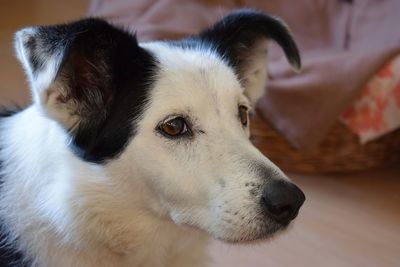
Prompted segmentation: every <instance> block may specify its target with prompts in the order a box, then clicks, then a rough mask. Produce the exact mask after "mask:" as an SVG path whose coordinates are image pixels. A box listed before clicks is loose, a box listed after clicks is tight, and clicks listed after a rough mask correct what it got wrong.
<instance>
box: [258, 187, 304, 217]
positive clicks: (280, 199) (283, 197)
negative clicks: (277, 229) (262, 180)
mask: <svg viewBox="0 0 400 267" xmlns="http://www.w3.org/2000/svg"><path fill="white" fill-rule="evenodd" d="M305 199H306V197H305V196H304V193H303V192H302V191H301V190H300V188H298V187H297V186H296V185H295V184H293V183H291V182H288V181H285V180H275V181H272V182H270V183H267V185H266V186H265V188H264V190H263V194H262V197H261V206H262V207H263V209H264V210H265V212H266V213H267V214H268V215H269V216H270V217H272V219H274V220H276V221H278V222H280V223H289V222H290V221H291V220H293V219H294V218H296V216H297V213H298V212H299V209H300V207H301V205H303V203H304V200H305Z"/></svg>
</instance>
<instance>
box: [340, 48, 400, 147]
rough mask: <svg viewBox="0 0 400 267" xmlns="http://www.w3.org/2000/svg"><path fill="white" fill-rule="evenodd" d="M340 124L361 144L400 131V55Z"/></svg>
mask: <svg viewBox="0 0 400 267" xmlns="http://www.w3.org/2000/svg"><path fill="white" fill-rule="evenodd" d="M341 120H342V121H343V123H344V124H346V125H347V126H348V127H349V128H350V129H351V130H352V131H353V132H354V133H356V134H357V135H358V136H359V138H360V141H361V143H362V144H363V143H366V142H368V141H371V140H373V139H376V138H378V137H380V136H382V135H384V134H386V133H389V132H391V131H393V130H396V129H398V128H399V127H400V55H398V56H396V57H395V58H394V59H393V60H391V61H390V62H389V63H387V64H385V65H384V66H383V68H381V69H380V70H379V71H378V73H376V74H375V75H374V76H373V77H372V78H371V79H370V81H369V82H368V83H367V84H366V86H364V88H363V89H362V91H361V94H360V95H359V96H358V97H357V99H356V100H355V101H354V102H353V103H352V104H351V105H350V107H348V108H347V109H346V110H345V111H344V112H343V114H342V116H341Z"/></svg>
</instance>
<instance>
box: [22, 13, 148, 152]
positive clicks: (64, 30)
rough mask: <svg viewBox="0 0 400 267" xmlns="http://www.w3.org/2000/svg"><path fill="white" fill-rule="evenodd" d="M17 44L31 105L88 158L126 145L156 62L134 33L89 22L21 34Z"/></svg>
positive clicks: (32, 30)
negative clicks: (56, 124) (60, 130)
mask: <svg viewBox="0 0 400 267" xmlns="http://www.w3.org/2000/svg"><path fill="white" fill-rule="evenodd" d="M15 46H16V51H17V56H18V58H19V59H20V61H21V62H22V64H23V66H24V68H25V70H26V73H27V75H28V78H29V81H30V85H31V89H32V90H31V91H32V94H33V99H34V103H35V104H36V105H37V106H38V107H40V108H41V109H42V110H43V111H44V112H45V113H46V114H47V115H48V116H49V117H50V118H52V119H54V120H56V121H57V122H59V123H60V124H61V125H62V126H63V127H64V128H65V129H66V130H67V131H68V132H69V133H70V134H71V135H72V137H74V138H73V142H74V143H75V144H76V145H77V147H78V148H79V149H80V150H82V151H84V152H85V153H86V155H87V157H88V158H90V157H92V158H94V157H97V158H102V157H105V156H108V155H110V154H113V153H114V154H115V153H116V152H117V150H118V149H117V148H120V147H122V146H123V145H124V142H125V141H126V139H127V138H128V137H129V134H130V132H131V131H132V129H131V124H132V123H133V122H132V120H133V119H134V118H135V116H136V115H137V114H138V112H139V111H140V110H139V106H142V105H141V104H142V102H143V101H144V98H145V95H144V94H145V93H146V92H145V90H144V89H145V87H146V86H145V84H146V82H147V80H146V79H147V78H148V77H150V76H151V73H150V72H151V70H152V67H153V66H154V64H155V63H154V60H153V57H152V56H151V55H150V54H149V52H147V51H146V50H144V49H143V48H141V47H140V46H139V45H138V42H137V40H136V37H135V36H134V35H131V34H129V33H127V32H125V31H123V30H121V29H118V28H116V27H114V26H112V25H110V24H109V23H107V22H105V21H103V20H101V19H93V18H90V19H84V20H80V21H77V22H74V23H70V24H64V25H55V26H44V27H41V26H40V27H32V28H27V29H23V30H20V31H19V32H17V33H16V37H15ZM142 89H143V90H142ZM111 139H113V140H111ZM119 140H120V141H121V142H119Z"/></svg>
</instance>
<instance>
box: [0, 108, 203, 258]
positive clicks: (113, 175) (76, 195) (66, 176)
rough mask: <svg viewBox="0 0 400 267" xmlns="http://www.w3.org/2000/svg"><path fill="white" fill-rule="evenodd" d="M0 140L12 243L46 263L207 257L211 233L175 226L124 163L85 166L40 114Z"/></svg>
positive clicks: (10, 126) (14, 124) (34, 111)
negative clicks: (206, 246) (205, 247)
mask: <svg viewBox="0 0 400 267" xmlns="http://www.w3.org/2000/svg"><path fill="white" fill-rule="evenodd" d="M0 138H1V139H0V142H1V152H0V153H1V154H0V157H1V160H2V161H3V170H2V172H3V185H2V189H1V198H2V201H1V202H0V203H1V205H2V206H1V207H0V216H1V218H2V219H3V220H4V222H5V223H6V225H7V227H8V228H9V230H10V238H11V240H13V239H16V240H18V243H19V246H20V247H21V249H22V250H23V251H29V252H30V253H31V254H32V255H38V257H36V259H34V260H36V261H37V262H38V263H39V264H41V265H43V266H56V265H57V266H61V265H59V263H60V262H63V264H65V266H74V263H76V262H79V263H80V264H82V262H86V263H87V264H86V265H85V266H125V265H126V266H142V265H143V266H193V264H194V262H196V261H197V260H200V259H203V258H204V255H203V254H204V245H205V243H206V239H207V238H206V235H205V234H203V233H200V232H198V231H197V230H193V229H191V228H186V227H183V226H177V225H175V224H174V223H173V222H172V221H171V220H170V219H169V218H168V217H167V216H165V214H163V213H162V209H161V207H160V204H159V203H157V202H154V199H157V197H155V196H154V195H153V192H152V190H151V189H150V188H149V187H148V186H147V185H146V182H145V181H143V180H141V179H140V176H139V175H138V176H137V178H135V181H134V182H132V181H129V183H124V182H123V181H124V179H127V174H126V173H124V170H123V168H119V166H117V164H110V165H108V166H102V165H96V164H91V163H87V162H84V161H82V160H81V159H79V158H78V157H77V156H76V155H74V154H73V152H72V151H71V150H70V149H69V147H68V142H69V140H68V138H69V137H68V135H67V134H66V133H65V132H64V131H63V130H62V129H61V127H60V126H59V125H58V124H57V123H55V122H53V121H51V120H50V119H48V118H47V117H46V116H44V115H43V114H42V113H41V112H40V111H39V110H38V108H37V107H35V106H31V107H30V108H28V109H26V110H24V111H22V112H20V113H19V114H17V115H15V116H13V117H11V118H7V119H5V120H3V122H2V124H1V135H0ZM130 171H131V170H130ZM129 177H130V178H131V177H135V175H134V174H133V175H132V173H130V174H129ZM116 179H118V182H116ZM130 187H135V189H134V191H132V189H131V188H130ZM129 189H130V190H129ZM132 192H140V193H138V194H132ZM152 195H153V196H152ZM151 196H152V197H151ZM146 198H151V199H152V201H148V199H146ZM38 233H40V234H38ZM38 244H40V245H38ZM188 253H189V254H192V255H193V257H188V256H187V254H188ZM179 254H180V255H185V257H183V258H185V262H178V261H179V260H180V258H182V257H179V256H177V255H179ZM61 258H63V260H61ZM64 258H65V259H64ZM172 259H174V260H176V262H173V263H172V262H170V263H168V262H169V260H172ZM188 260H190V262H188ZM53 261H54V262H53ZM68 264H69V265H68ZM75 265H76V264H75Z"/></svg>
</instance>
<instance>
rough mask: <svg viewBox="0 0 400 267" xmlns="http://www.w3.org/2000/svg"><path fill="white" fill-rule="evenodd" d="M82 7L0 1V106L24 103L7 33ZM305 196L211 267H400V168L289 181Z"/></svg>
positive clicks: (216, 249) (73, 14)
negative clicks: (293, 210)
mask: <svg viewBox="0 0 400 267" xmlns="http://www.w3.org/2000/svg"><path fill="white" fill-rule="evenodd" d="M85 8H86V3H85V1H81V0H69V1H67V0H65V1H57V0H36V1H25V0H14V1H6V0H2V1H1V8H0V104H8V103H10V102H17V103H20V104H25V103H27V102H28V101H29V100H28V99H29V94H28V90H27V84H26V82H25V77H24V75H23V72H22V70H21V68H20V67H19V64H18V63H17V61H16V60H15V59H14V56H13V49H12V34H13V32H14V31H15V30H16V29H18V28H20V27H23V26H27V25H32V24H47V23H56V22H64V21H67V20H70V19H73V18H77V17H79V16H81V15H82V14H84V10H85ZM290 177H291V178H292V179H293V180H294V181H295V182H296V183H297V184H299V185H300V187H301V188H302V189H303V190H304V192H305V193H306V195H307V200H306V202H305V205H304V207H303V208H302V209H301V212H300V215H299V217H298V219H297V220H296V222H295V224H294V225H293V227H292V229H290V231H288V232H287V233H285V234H282V235H281V236H279V237H277V238H275V239H274V240H272V241H270V242H266V243H263V244H261V245H260V244H258V245H253V246H251V245H250V246H227V245H224V244H221V243H219V242H217V241H214V242H213V244H212V245H211V247H210V253H211V255H212V256H213V259H214V260H213V262H214V263H213V264H212V266H213V267H217V266H219V267H221V266H226V267H228V266H229V267H239V266H246V267H247V266H249V267H258V266H260V267H261V266H269V267H275V266H276V267H286V266H296V267H314V266H315V267H330V266H332V267H346V266H360V267H369V266H371V267H372V266H376V267H389V266H393V267H395V266H397V267H399V266H400V167H399V168H397V169H386V170H380V171H374V172H367V173H360V174H352V175H346V176H309V175H308V176H304V175H290Z"/></svg>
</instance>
